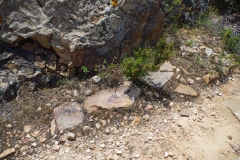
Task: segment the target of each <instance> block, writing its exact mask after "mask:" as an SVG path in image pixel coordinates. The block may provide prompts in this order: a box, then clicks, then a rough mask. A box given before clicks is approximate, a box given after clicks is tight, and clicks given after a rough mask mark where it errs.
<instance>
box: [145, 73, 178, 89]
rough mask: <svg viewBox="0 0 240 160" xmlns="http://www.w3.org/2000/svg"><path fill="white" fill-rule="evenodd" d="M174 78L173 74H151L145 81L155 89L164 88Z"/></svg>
mask: <svg viewBox="0 0 240 160" xmlns="http://www.w3.org/2000/svg"><path fill="white" fill-rule="evenodd" d="M172 76H173V72H161V71H157V72H150V73H149V75H148V76H146V77H144V78H143V80H144V81H145V82H146V83H147V84H149V85H150V86H152V87H153V88H158V89H160V88H162V87H163V86H164V85H165V84H166V83H167V82H168V81H169V80H170V79H171V77H172Z"/></svg>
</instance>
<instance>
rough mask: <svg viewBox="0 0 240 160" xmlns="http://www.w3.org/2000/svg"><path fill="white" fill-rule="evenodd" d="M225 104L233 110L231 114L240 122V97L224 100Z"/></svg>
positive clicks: (229, 97)
mask: <svg viewBox="0 0 240 160" xmlns="http://www.w3.org/2000/svg"><path fill="white" fill-rule="evenodd" d="M223 104H224V105H225V106H226V107H227V108H228V109H230V110H231V112H232V113H233V114H234V115H235V116H236V118H237V119H238V120H239V121H240V97H239V95H238V96H227V97H225V98H224V100H223Z"/></svg>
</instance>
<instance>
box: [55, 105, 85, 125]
mask: <svg viewBox="0 0 240 160" xmlns="http://www.w3.org/2000/svg"><path fill="white" fill-rule="evenodd" d="M53 112H54V118H55V120H56V124H57V127H58V129H59V130H64V129H68V128H71V127H74V126H77V125H79V124H81V123H83V120H84V114H83V109H82V106H81V104H79V103H78V102H66V103H64V104H62V105H60V106H58V107H56V108H54V111H53Z"/></svg>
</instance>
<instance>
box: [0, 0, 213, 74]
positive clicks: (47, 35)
mask: <svg viewBox="0 0 240 160" xmlns="http://www.w3.org/2000/svg"><path fill="white" fill-rule="evenodd" d="M183 3H184V4H186V5H187V6H188V7H193V8H196V7H197V6H198V8H197V10H199V11H201V10H204V9H207V7H208V4H209V3H211V1H210V2H206V1H203V2H202V1H200V2H199V1H197V0H194V1H183ZM165 7H166V4H165V2H162V1H156V0H147V1H146V0H144V1H133V0H131V1H125V0H118V1H117V4H116V5H114V6H113V5H111V4H110V3H109V1H108V0H101V1H100V0H91V1H88V0H57V1H56V0H48V1H46V0H18V1H16V0H13V1H1V2H0V28H1V29H0V39H1V40H3V41H5V42H7V43H10V44H11V45H13V46H16V45H18V44H19V42H20V41H21V40H23V39H26V38H31V39H33V40H34V41H37V42H38V43H39V44H41V45H42V46H43V47H45V48H48V49H49V48H51V47H52V48H53V49H54V51H55V52H56V53H57V54H58V55H59V56H60V58H61V60H62V62H63V63H64V64H65V65H67V66H68V69H70V71H69V74H74V73H75V72H76V70H75V69H74V66H77V67H79V66H81V65H86V66H87V67H89V68H92V67H93V66H94V65H95V64H97V63H99V62H101V61H102V60H103V57H107V58H111V57H113V56H115V55H116V54H118V52H129V51H132V50H133V49H136V48H137V47H138V46H139V45H140V44H144V42H156V41H158V40H159V38H160V37H161V35H162V34H163V33H162V30H163V25H164V18H165V14H164V12H163V10H164V9H163V8H165ZM164 11H165V10H164ZM184 14H185V19H186V20H188V21H192V20H193V17H194V14H192V13H191V14H189V13H187V12H186V13H184Z"/></svg>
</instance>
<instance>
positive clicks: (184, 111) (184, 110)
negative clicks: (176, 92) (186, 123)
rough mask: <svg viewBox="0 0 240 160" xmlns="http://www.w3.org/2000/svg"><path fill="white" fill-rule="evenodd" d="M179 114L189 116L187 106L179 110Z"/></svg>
mask: <svg viewBox="0 0 240 160" xmlns="http://www.w3.org/2000/svg"><path fill="white" fill-rule="evenodd" d="M180 115H181V116H182V117H189V116H190V112H189V110H188V109H187V108H184V109H183V110H182V111H181V112H180Z"/></svg>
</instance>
